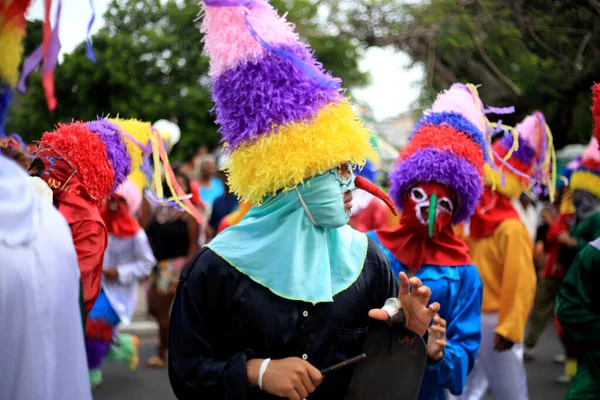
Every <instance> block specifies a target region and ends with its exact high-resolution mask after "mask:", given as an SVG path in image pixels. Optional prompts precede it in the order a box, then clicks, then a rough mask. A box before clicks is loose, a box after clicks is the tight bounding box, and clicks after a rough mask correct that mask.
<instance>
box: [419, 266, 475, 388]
mask: <svg viewBox="0 0 600 400" xmlns="http://www.w3.org/2000/svg"><path fill="white" fill-rule="evenodd" d="M460 282H461V285H460V290H459V291H458V293H456V296H458V299H457V300H456V301H455V302H454V307H453V309H452V310H451V311H450V314H449V315H447V318H446V322H447V323H448V325H447V327H446V341H447V342H448V346H447V347H446V348H445V349H444V357H443V358H442V359H441V360H440V361H438V362H430V363H428V364H427V369H426V372H427V375H430V376H435V377H437V379H436V380H437V383H438V384H439V385H440V386H441V387H443V388H446V389H448V390H450V393H452V394H453V395H455V396H458V395H460V394H461V393H462V391H463V389H464V386H465V382H466V380H467V375H468V374H469V372H471V370H472V369H473V365H474V363H475V356H476V355H477V351H478V350H479V344H480V342H481V325H480V320H481V300H482V295H483V285H482V283H481V279H480V278H479V274H478V272H477V269H476V268H475V266H472V268H462V274H461V277H460Z"/></svg>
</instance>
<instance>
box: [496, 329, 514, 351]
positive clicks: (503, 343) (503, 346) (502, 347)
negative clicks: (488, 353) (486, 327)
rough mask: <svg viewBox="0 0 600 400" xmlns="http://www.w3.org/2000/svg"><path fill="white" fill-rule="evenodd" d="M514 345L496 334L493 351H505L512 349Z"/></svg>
mask: <svg viewBox="0 0 600 400" xmlns="http://www.w3.org/2000/svg"><path fill="white" fill-rule="evenodd" d="M513 345H514V343H513V342H511V341H510V340H508V339H505V338H503V337H502V336H500V335H498V334H497V333H496V336H495V337H494V350H495V351H500V352H501V351H506V350H510V349H512V347H513Z"/></svg>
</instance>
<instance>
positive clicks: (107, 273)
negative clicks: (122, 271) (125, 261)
mask: <svg viewBox="0 0 600 400" xmlns="http://www.w3.org/2000/svg"><path fill="white" fill-rule="evenodd" d="M102 273H103V274H104V279H106V280H107V281H108V282H115V281H116V280H118V279H119V270H117V269H116V268H107V269H104V270H102Z"/></svg>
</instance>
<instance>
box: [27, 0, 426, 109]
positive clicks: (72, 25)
mask: <svg viewBox="0 0 600 400" xmlns="http://www.w3.org/2000/svg"><path fill="white" fill-rule="evenodd" d="M109 2H110V0H94V7H95V10H96V20H95V22H94V25H93V26H92V31H91V32H92V34H94V33H95V32H97V31H98V30H99V29H100V28H102V26H103V25H104V21H103V18H102V15H103V14H104V13H105V12H106V9H107V8H108V4H109ZM43 3H44V2H43V1H42V0H33V5H32V7H31V9H30V11H29V13H28V18H29V19H43V16H44V7H43ZM54 3H55V4H56V3H57V1H54ZM91 15H92V13H91V8H90V4H89V1H86V0H63V2H62V16H61V26H60V41H61V45H62V49H61V53H62V54H64V53H69V52H71V51H72V50H73V49H74V48H75V47H76V46H77V45H78V44H79V43H80V42H82V41H83V40H85V36H86V32H87V26H88V23H89V20H90V17H91ZM52 21H54V17H53V19H52ZM409 64H410V58H409V57H408V55H406V54H405V53H400V52H397V51H395V50H393V49H390V48H385V49H382V48H370V49H368V50H367V51H366V52H365V55H364V56H363V58H362V59H361V60H360V62H359V68H360V69H361V70H362V71H366V72H369V73H370V74H371V82H370V84H369V85H368V86H366V87H364V88H360V89H354V90H353V91H352V93H353V96H354V98H355V99H356V100H358V101H360V102H362V103H365V104H367V105H368V106H369V107H370V108H371V109H372V110H373V116H374V117H375V119H377V120H382V119H386V118H391V117H394V116H396V115H398V114H400V113H402V112H404V111H408V110H409V109H410V108H411V105H412V103H413V102H414V101H415V100H416V99H417V97H418V95H419V87H418V84H417V83H418V81H419V80H420V79H421V78H422V76H423V73H424V72H423V69H422V68H421V67H420V66H415V67H413V68H407V67H408V66H409Z"/></svg>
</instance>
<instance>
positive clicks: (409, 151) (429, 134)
mask: <svg viewBox="0 0 600 400" xmlns="http://www.w3.org/2000/svg"><path fill="white" fill-rule="evenodd" d="M427 147H433V148H436V149H440V150H445V151H448V152H449V153H452V154H455V155H456V156H458V157H462V158H464V159H466V160H467V161H468V162H470V163H471V164H473V165H474V166H475V168H477V171H478V172H479V174H480V175H483V153H482V152H481V148H480V147H479V146H478V145H477V143H475V142H474V141H473V140H471V139H470V138H469V137H468V136H466V135H465V134H464V133H462V132H459V131H458V130H456V129H455V128H454V127H452V126H450V125H446V124H443V125H430V124H426V125H421V126H420V127H419V130H418V131H417V132H416V133H415V134H414V135H413V137H412V138H411V140H410V141H409V142H408V144H407V145H406V146H405V147H404V148H403V149H402V151H401V152H400V154H399V155H398V161H403V160H406V159H407V158H408V157H410V156H411V155H413V154H414V153H415V152H416V151H417V150H420V149H424V148H427Z"/></svg>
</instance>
